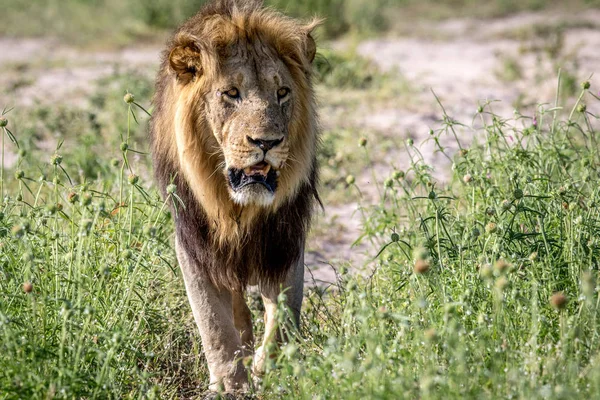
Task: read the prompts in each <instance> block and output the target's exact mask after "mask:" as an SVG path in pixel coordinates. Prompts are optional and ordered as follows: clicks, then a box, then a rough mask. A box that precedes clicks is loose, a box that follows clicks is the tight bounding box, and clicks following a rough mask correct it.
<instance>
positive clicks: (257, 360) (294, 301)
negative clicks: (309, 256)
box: [252, 254, 304, 376]
mask: <svg viewBox="0 0 600 400" xmlns="http://www.w3.org/2000/svg"><path fill="white" fill-rule="evenodd" d="M260 291H261V295H262V299H263V303H264V305H265V336H264V338H263V341H262V344H261V346H260V347H259V348H258V349H257V350H256V353H255V355H254V363H253V367H252V372H253V374H254V375H257V376H260V375H262V374H264V372H265V362H266V358H267V356H268V354H267V351H268V346H269V344H270V343H273V342H281V341H282V340H287V338H285V337H281V333H282V331H283V334H284V336H285V335H286V330H289V329H290V328H291V329H298V328H299V327H300V309H301V308H302V298H303V291H304V255H303V254H302V255H301V256H300V259H299V260H298V262H297V263H296V264H295V265H294V266H293V267H292V268H291V269H290V271H289V272H288V275H287V277H286V280H285V282H283V283H282V284H279V285H264V286H263V285H261V287H260ZM282 291H283V292H284V293H285V299H286V304H285V305H286V307H287V309H288V311H289V313H290V315H289V318H287V321H286V323H287V324H291V326H289V325H288V326H287V327H286V326H285V325H284V326H282V327H280V326H279V325H278V320H277V298H278V297H279V294H280V293H281V292H282ZM280 328H281V329H280Z"/></svg>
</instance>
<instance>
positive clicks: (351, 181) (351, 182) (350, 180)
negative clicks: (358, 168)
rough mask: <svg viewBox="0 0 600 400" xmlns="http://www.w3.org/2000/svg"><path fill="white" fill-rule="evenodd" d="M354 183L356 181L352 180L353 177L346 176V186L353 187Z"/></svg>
mask: <svg viewBox="0 0 600 400" xmlns="http://www.w3.org/2000/svg"><path fill="white" fill-rule="evenodd" d="M354 182H356V179H355V178H354V175H348V176H347V177H346V183H347V184H348V185H354Z"/></svg>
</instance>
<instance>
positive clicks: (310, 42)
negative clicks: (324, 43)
mask: <svg viewBox="0 0 600 400" xmlns="http://www.w3.org/2000/svg"><path fill="white" fill-rule="evenodd" d="M316 54H317V43H315V39H313V37H312V35H311V34H310V33H309V34H308V35H307V37H306V59H307V60H308V62H309V63H312V62H313V60H314V59H315V55H316Z"/></svg>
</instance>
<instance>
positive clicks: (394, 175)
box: [264, 90, 600, 399]
mask: <svg viewBox="0 0 600 400" xmlns="http://www.w3.org/2000/svg"><path fill="white" fill-rule="evenodd" d="M598 100H600V99H599V98H598V97H596V96H595V95H594V94H592V93H591V92H588V91H587V90H583V91H582V92H581V97H580V98H579V100H578V101H577V103H576V104H575V105H574V106H573V109H572V110H571V111H569V110H567V111H569V112H568V113H567V112H565V111H562V110H559V109H557V108H556V107H554V106H551V105H540V106H539V107H538V108H537V111H536V114H535V115H520V114H518V113H517V114H516V115H515V116H514V119H511V120H506V119H502V118H500V117H499V116H496V115H494V114H492V113H491V112H490V111H489V107H488V105H487V104H486V105H483V106H481V108H480V110H478V113H477V114H476V115H475V116H474V121H476V123H475V127H474V128H473V129H474V130H475V131H476V132H478V134H479V137H480V138H484V139H483V140H481V141H480V143H475V144H472V145H471V146H469V147H468V148H466V147H465V143H464V139H461V140H463V142H462V143H461V142H460V141H459V139H460V138H461V137H464V136H463V135H462V134H463V133H464V132H469V131H470V128H467V126H465V125H462V124H460V123H459V122H457V121H454V120H453V119H452V118H450V117H449V116H447V115H446V114H445V112H444V120H443V123H442V124H441V126H439V127H438V128H437V129H436V130H433V131H432V134H431V137H430V138H429V140H434V141H437V140H439V138H440V137H441V136H443V135H450V136H451V137H455V138H456V146H457V148H459V149H460V151H458V152H457V154H456V155H455V156H451V155H449V154H448V151H447V149H446V150H444V149H441V148H439V147H438V150H439V151H442V152H444V153H445V154H447V155H448V157H449V158H450V159H451V160H450V161H452V166H453V168H452V170H453V173H452V179H451V181H450V182H448V183H447V184H446V183H443V182H436V181H435V180H434V178H433V177H432V176H431V170H432V169H431V168H432V167H431V166H428V165H425V164H424V163H423V161H422V157H421V155H420V153H419V152H418V150H417V148H416V147H415V146H414V144H413V143H412V142H410V141H409V142H408V143H407V144H406V148H407V152H408V154H409V155H410V157H411V160H412V163H411V167H410V168H409V169H408V170H406V171H392V172H391V173H390V177H389V178H387V179H385V180H384V182H383V184H384V187H385V193H384V195H383V196H382V198H381V202H380V204H378V205H376V206H372V207H369V206H365V207H363V209H362V213H363V216H364V232H363V240H369V241H371V242H374V243H377V244H378V245H379V248H380V249H381V250H380V251H379V252H378V254H373V255H372V256H373V257H374V262H373V264H374V269H373V271H372V273H371V274H369V275H367V276H355V275H353V274H349V273H348V270H347V269H346V268H343V267H342V268H340V270H339V282H338V285H337V287H336V290H335V291H333V292H331V293H330V295H329V296H328V297H327V298H326V299H325V300H324V301H323V300H322V297H321V296H320V295H319V294H317V293H314V294H313V295H312V296H309V297H308V299H307V301H306V302H305V304H306V307H305V309H306V314H305V324H304V335H303V339H302V340H300V341H298V342H297V343H293V344H290V345H287V346H286V347H285V348H284V349H283V351H282V353H281V355H280V356H279V359H278V360H277V363H276V364H275V363H274V364H273V366H272V367H273V369H272V371H271V373H270V375H269V376H268V379H267V380H266V383H265V386H266V388H265V389H264V390H266V393H267V395H266V396H265V397H266V398H271V397H272V398H275V397H278V396H284V397H285V398H298V399H309V398H310V399H314V398H322V399H326V398H331V399H334V398H345V399H346V398H347V399H360V398H432V399H437V398H439V399H449V398H456V399H462V398H477V399H481V398H522V399H537V398H539V399H571V398H586V397H588V398H594V397H595V396H596V394H597V393H598V390H599V389H600V387H599V383H598V382H600V381H599V379H598V378H599V377H600V367H599V366H598V359H599V357H600V353H599V352H598V345H599V343H598V341H599V335H598V333H599V325H598V318H599V317H600V315H599V312H600V308H599V307H600V297H599V294H598V262H599V261H600V248H599V246H598V231H599V229H600V214H599V211H598V202H599V201H600V191H599V189H598V187H597V185H596V182H597V178H598V173H599V169H598V167H599V166H600V158H599V148H598V144H597V142H596V139H595V126H597V120H598V117H597V116H596V115H594V114H592V113H591V112H590V110H589V108H590V107H589V106H587V107H584V104H585V103H584V102H589V103H590V104H594V105H596V104H597V102H598ZM594 108H597V107H594ZM561 115H562V117H561ZM533 118H535V119H533ZM367 146H368V145H367ZM382 178H383V177H382ZM382 180H383V179H382ZM563 296H564V297H563ZM564 300H566V302H565V301H564Z"/></svg>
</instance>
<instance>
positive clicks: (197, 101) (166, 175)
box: [150, 0, 319, 391]
mask: <svg viewBox="0 0 600 400" xmlns="http://www.w3.org/2000/svg"><path fill="white" fill-rule="evenodd" d="M314 25H315V22H312V23H309V24H302V23H299V22H297V21H295V20H292V19H289V18H287V17H285V16H282V15H281V14H279V13H277V12H274V11H272V10H269V9H263V8H262V7H261V5H260V4H259V2H256V1H243V0H217V1H214V2H212V3H209V4H208V5H206V6H205V7H204V8H203V9H202V10H201V11H200V12H199V13H198V15H196V16H195V17H193V18H191V19H190V20H189V21H187V22H186V23H185V24H183V26H182V27H181V28H180V29H179V30H178V31H177V32H176V33H175V35H174V36H173V38H172V39H171V40H170V41H169V43H168V45H167V49H166V50H165V52H164V53H163V62H162V65H161V69H160V71H159V74H158V77H157V81H156V95H155V99H154V103H155V106H156V108H155V111H154V113H153V117H152V122H151V129H150V138H151V141H152V153H153V160H154V169H155V174H156V177H157V180H158V184H159V186H160V188H161V191H162V193H163V196H166V195H167V187H168V186H169V185H174V186H175V188H176V195H177V196H178V197H179V198H180V199H181V201H182V203H183V206H177V202H175V201H173V202H172V203H171V206H172V208H173V211H174V215H175V227H176V240H175V242H176V253H177V259H178V261H179V265H180V267H181V270H182V273H183V278H184V282H185V285H186V291H187V295H188V298H189V300H190V305H191V308H192V312H193V314H194V318H195V320H196V323H197V325H198V329H199V331H200V335H201V337H202V343H203V346H204V353H205V355H206V360H207V363H208V367H209V371H210V384H209V389H210V390H213V391H214V390H222V389H224V390H226V391H236V390H246V389H247V388H248V371H246V369H245V367H244V365H243V364H242V362H241V361H240V359H241V357H246V356H252V355H253V364H252V373H253V374H255V375H260V374H261V373H262V372H263V371H264V365H265V360H266V359H268V357H269V354H268V352H267V351H268V350H267V349H268V348H269V347H270V346H268V344H269V343H270V342H271V341H273V340H280V339H281V336H280V334H279V333H280V332H281V331H282V330H281V329H280V328H281V327H279V326H278V324H279V321H281V319H280V318H278V317H277V315H276V314H277V310H278V309H279V308H280V307H279V306H278V301H279V299H281V298H283V297H284V298H285V300H284V302H285V305H286V306H287V309H288V310H289V311H290V317H291V320H292V321H293V322H294V323H295V324H296V326H297V324H298V323H299V320H300V308H301V304H302V296H303V284H304V261H303V260H304V243H305V240H306V234H307V231H308V228H309V225H310V219H311V214H312V210H313V206H314V203H315V202H318V200H319V199H318V194H317V181H318V176H317V161H316V151H317V146H318V143H319V139H318V126H317V121H316V111H315V102H314V99H313V90H312V86H311V66H310V64H311V62H312V60H313V58H314V55H315V51H316V47H315V42H314V40H313V39H312V37H311V35H310V32H311V30H312V29H313V28H314ZM169 192H171V190H169ZM249 284H257V285H258V286H259V291H260V293H261V296H262V299H263V302H264V305H265V334H264V338H263V341H262V344H261V346H260V347H259V348H258V349H257V350H256V352H254V336H253V333H252V320H251V312H250V310H249V309H248V307H247V305H246V303H245V298H244V293H245V289H246V286H247V285H249ZM282 291H285V296H281V294H282Z"/></svg>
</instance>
